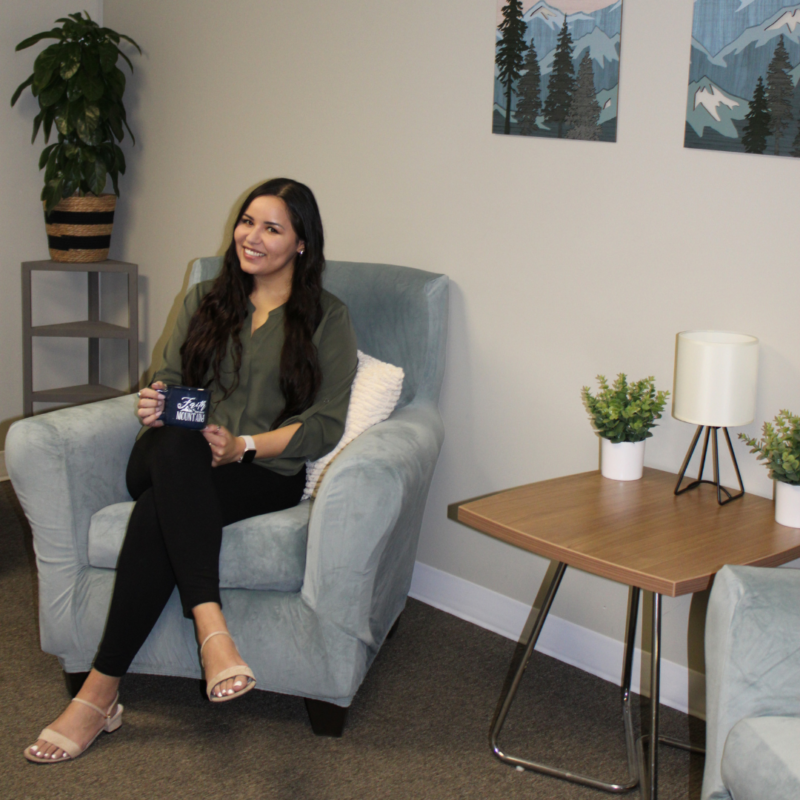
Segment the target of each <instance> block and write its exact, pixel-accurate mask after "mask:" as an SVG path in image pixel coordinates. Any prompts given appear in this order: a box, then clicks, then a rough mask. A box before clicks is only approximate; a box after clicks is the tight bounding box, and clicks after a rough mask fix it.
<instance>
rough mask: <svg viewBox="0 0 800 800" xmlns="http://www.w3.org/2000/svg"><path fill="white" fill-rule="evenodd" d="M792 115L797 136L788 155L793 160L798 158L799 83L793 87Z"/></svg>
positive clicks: (799, 131) (799, 135)
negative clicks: (795, 124) (792, 157)
mask: <svg viewBox="0 0 800 800" xmlns="http://www.w3.org/2000/svg"><path fill="white" fill-rule="evenodd" d="M792 114H793V115H794V119H795V122H796V123H797V135H796V136H795V137H794V141H793V142H792V152H791V153H790V154H789V155H791V156H794V157H795V158H800V83H798V84H797V86H795V87H794V97H793V99H792Z"/></svg>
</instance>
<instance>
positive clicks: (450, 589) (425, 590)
mask: <svg viewBox="0 0 800 800" xmlns="http://www.w3.org/2000/svg"><path fill="white" fill-rule="evenodd" d="M409 595H410V596H411V597H413V598H414V599H416V600H420V601H422V602H423V603H426V604H427V605H430V606H433V607H434V608H438V609H441V610H442V611H446V612H447V613H449V614H453V615H454V616H456V617H459V618H460V619H463V620H466V621H467V622H472V623H474V624H475V625H479V626H480V627H481V628H485V629H487V630H490V631H494V633H499V634H500V635H501V636H505V637H506V638H507V639H512V640H514V641H519V637H520V634H521V633H522V630H523V628H524V626H525V623H526V622H527V619H528V615H529V614H530V610H531V609H530V607H529V606H526V605H525V604H524V603H521V602H519V600H513V599H512V598H510V597H506V596H505V595H502V594H499V593H498V592H494V591H492V590H491V589H486V588H484V587H483V586H479V585H478V584H476V583H472V582H471V581H467V580H464V579H463V578H458V577H456V576H455V575H451V574H450V573H448V572H443V571H442V570H439V569H435V568H434V567H430V566H428V565H427V564H422V563H421V562H419V561H418V562H417V563H416V566H415V568H414V575H413V578H412V580H411V591H410V592H409ZM536 649H537V651H539V652H542V653H545V654H546V655H548V656H553V657H554V658H557V659H558V660H559V661H564V662H566V663H567V664H571V665H572V666H575V667H578V668H579V669H582V670H584V671H585V672H588V673H590V674H592V675H597V676H598V677H599V678H603V679H604V680H607V681H612V682H613V683H617V684H619V683H621V680H622V663H623V655H624V650H625V646H624V644H623V643H622V642H619V641H617V640H616V639H612V638H611V637H609V636H605V635H603V634H601V633H597V632H595V631H592V630H590V629H589V628H583V627H581V626H580V625H576V624H575V623H573V622H568V621H567V620H565V619H561V618H560V617H556V616H555V615H553V614H550V615H549V616H548V618H547V622H546V623H545V626H544V629H543V630H542V633H541V635H540V637H539V641H538V643H537V645H536ZM643 658H644V667H645V670H646V671H645V673H644V674H645V675H647V676H648V681H649V674H650V667H649V665H650V654H649V653H647V652H645V653H642V651H641V649H640V648H638V647H637V648H636V651H635V654H634V661H633V680H632V685H631V688H632V689H633V691H634V692H637V693H641V691H642V687H641V680H640V678H641V675H642V674H643V673H642V659H643ZM645 689H647V687H645ZM645 694H647V691H645ZM705 696H706V693H705V675H703V674H702V673H700V672H696V671H695V670H690V669H689V668H688V667H682V666H680V665H679V664H676V663H674V662H672V661H667V660H666V659H664V658H662V659H661V702H662V703H664V705H667V706H670V707H671V708H675V709H677V710H678V711H682V712H683V713H684V714H692V715H693V716H695V717H700V718H701V719H705Z"/></svg>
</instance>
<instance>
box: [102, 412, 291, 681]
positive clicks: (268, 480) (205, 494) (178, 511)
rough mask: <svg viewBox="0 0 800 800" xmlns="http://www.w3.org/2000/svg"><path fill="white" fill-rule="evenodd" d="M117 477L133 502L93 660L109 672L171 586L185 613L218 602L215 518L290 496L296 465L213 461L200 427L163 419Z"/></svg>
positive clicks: (148, 625)
mask: <svg viewBox="0 0 800 800" xmlns="http://www.w3.org/2000/svg"><path fill="white" fill-rule="evenodd" d="M126 481H127V484H128V491H129V492H130V495H131V497H133V498H134V500H136V505H135V506H134V509H133V513H132V514H131V518H130V522H129V523H128V531H127V533H126V534H125V540H124V542H123V543H122V549H121V550H120V554H119V561H118V562H117V577H116V582H115V584H114V593H113V595H112V597H111V606H110V608H109V611H108V621H107V622H106V629H105V633H104V634H103V640H102V641H101V642H100V647H99V649H98V652H97V657H96V659H95V662H94V666H95V669H97V670H98V671H99V672H102V673H103V674H104V675H111V676H113V677H122V675H124V674H125V673H126V672H127V670H128V667H129V666H130V664H131V662H132V661H133V659H134V657H135V656H136V653H137V652H138V651H139V648H140V647H141V646H142V645H143V644H144V641H145V639H147V636H148V634H149V633H150V631H151V630H152V629H153V626H154V625H155V624H156V621H157V620H158V618H159V616H160V615H161V612H162V611H163V610H164V606H165V605H166V604H167V600H169V597H170V595H171V594H172V590H173V589H174V588H175V586H176V585H177V587H178V591H179V593H180V597H181V605H182V606H183V613H184V616H186V617H189V618H191V616H192V614H191V612H192V609H193V608H194V607H195V606H196V605H199V604H200V603H220V605H221V602H220V594H219V552H220V547H221V545H222V528H223V526H225V525H229V524H230V523H232V522H236V521H238V520H240V519H246V518H247V517H254V516H256V515H258V514H266V513H268V512H270V511H279V510H280V509H283V508H289V507H291V506H294V505H297V503H299V502H300V498H301V497H302V495H303V488H304V486H305V469H302V470H300V472H299V473H298V474H297V475H291V476H286V475H279V474H278V473H276V472H272V471H270V470H268V469H265V468H264V467H259V466H257V465H255V464H226V465H224V466H222V467H212V466H211V450H210V448H209V445H208V442H206V440H205V438H204V437H203V435H202V434H201V433H200V432H199V431H192V430H186V429H185V428H173V427H163V428H153V429H151V430H149V431H147V432H146V433H144V434H143V435H142V436H141V437H140V438H139V440H138V441H137V442H136V444H135V445H134V447H133V452H132V453H131V457H130V460H129V461H128V471H127V475H126Z"/></svg>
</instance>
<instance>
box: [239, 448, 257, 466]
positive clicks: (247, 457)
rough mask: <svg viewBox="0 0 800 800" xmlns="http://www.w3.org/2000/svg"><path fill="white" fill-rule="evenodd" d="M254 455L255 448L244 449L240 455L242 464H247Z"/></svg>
mask: <svg viewBox="0 0 800 800" xmlns="http://www.w3.org/2000/svg"><path fill="white" fill-rule="evenodd" d="M255 457H256V451H255V450H245V451H244V455H243V456H242V464H249V463H250V462H252V460H253V459H254V458H255Z"/></svg>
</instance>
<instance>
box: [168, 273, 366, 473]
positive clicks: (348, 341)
mask: <svg viewBox="0 0 800 800" xmlns="http://www.w3.org/2000/svg"><path fill="white" fill-rule="evenodd" d="M213 283H214V281H213V280H210V281H203V282H202V283H198V284H196V285H195V286H193V287H192V288H191V289H190V290H189V291H188V293H187V294H186V298H185V300H184V302H183V309H182V310H181V313H180V315H179V317H178V321H177V323H176V324H175V329H174V330H173V332H172V336H171V337H170V339H169V341H168V342H167V345H166V347H165V348H164V363H163V366H162V367H161V369H159V370H158V372H156V374H155V376H154V377H153V381H154V382H155V381H163V382H164V383H166V384H167V386H174V385H180V384H181V383H182V380H181V354H180V349H181V346H182V345H183V343H184V341H185V340H186V333H187V331H188V329H189V321H190V320H191V318H192V315H193V314H194V312H195V311H196V310H197V308H198V307H199V305H200V301H201V300H202V298H203V296H204V295H205V294H206V292H208V291H209V290H210V289H211V286H212V284H213ZM254 311H255V308H254V306H253V304H252V303H250V302H249V301H248V313H247V319H245V321H244V325H243V326H242V330H241V332H240V334H239V336H240V338H241V342H242V366H241V368H240V370H239V384H238V386H237V387H236V389H234V391H233V392H232V393H231V395H230V396H229V397H228V398H227V399H225V400H222V399H221V398H222V394H223V392H222V391H221V390H220V388H219V386H218V385H216V384H215V385H212V386H211V387H210V388H211V415H210V418H209V422H210V423H211V424H214V425H224V426H225V427H226V428H227V429H228V430H229V431H230V432H231V433H233V435H234V436H241V435H243V434H248V435H250V436H253V435H255V434H257V433H263V432H264V431H268V430H269V429H270V427H271V426H272V423H273V421H274V420H275V419H277V417H278V415H279V414H280V413H281V411H283V407H284V405H285V400H284V397H283V393H282V392H281V390H280V383H279V373H280V359H281V349H282V347H283V340H284V334H283V311H284V307H283V306H281V307H279V308H276V309H273V310H272V311H270V313H269V318H268V319H267V321H266V322H265V323H264V324H263V325H262V326H261V327H260V328H258V329H257V330H256V331H255V333H252V334H251V327H252V320H253V312H254ZM312 341H313V343H314V345H315V346H316V348H317V354H318V358H319V364H320V368H321V370H322V385H321V386H320V389H319V392H318V393H317V396H316V398H315V400H314V404H313V405H312V406H311V407H310V408H308V409H306V410H305V411H304V412H303V413H302V414H298V415H296V416H294V417H290V418H289V419H287V420H286V421H285V422H284V423H283V424H282V425H281V427H284V426H286V425H293V424H295V423H297V422H299V423H301V426H300V428H299V429H298V430H297V432H296V433H295V434H294V436H293V437H292V438H291V440H290V441H289V444H288V445H287V446H286V449H285V450H284V451H283V453H281V455H280V456H277V457H276V458H260V459H257V460H256V461H254V462H253V463H254V464H258V465H260V466H263V467H268V468H269V469H271V470H273V471H274V472H278V473H280V474H281V475H295V474H297V473H298V472H299V471H300V470H301V469H302V467H303V465H304V464H305V462H306V461H315V460H316V459H318V458H322V456H324V455H326V454H327V453H329V452H330V451H331V450H333V448H334V447H335V446H336V445H337V443H338V442H339V439H341V438H342V433H343V432H344V423H345V418H346V416H347V407H348V404H349V402H350V387H351V385H352V383H353V379H354V378H355V374H356V367H357V365H358V358H357V355H356V335H355V331H354V330H353V325H352V323H351V321H350V315H349V314H348V312H347V306H345V304H344V303H342V301H341V300H339V299H338V298H337V297H334V296H333V295H332V294H330V292H326V291H323V293H322V321H321V322H320V324H319V326H318V327H317V329H316V331H315V332H314V336H313V339H312ZM221 374H222V375H223V383H224V384H225V385H229V383H232V382H233V358H232V357H231V353H230V348H229V350H228V352H227V353H226V355H225V358H224V360H223V362H222V365H221ZM229 376H230V380H228V377H229ZM209 379H210V375H209Z"/></svg>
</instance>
